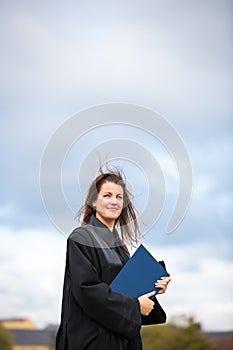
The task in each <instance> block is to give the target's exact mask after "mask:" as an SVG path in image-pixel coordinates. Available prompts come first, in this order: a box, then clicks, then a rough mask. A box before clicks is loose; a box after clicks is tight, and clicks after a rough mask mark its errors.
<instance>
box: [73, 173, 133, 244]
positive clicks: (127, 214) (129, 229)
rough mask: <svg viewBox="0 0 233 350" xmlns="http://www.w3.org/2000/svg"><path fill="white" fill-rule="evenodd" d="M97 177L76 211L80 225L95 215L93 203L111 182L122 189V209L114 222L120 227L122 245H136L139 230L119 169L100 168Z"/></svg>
mask: <svg viewBox="0 0 233 350" xmlns="http://www.w3.org/2000/svg"><path fill="white" fill-rule="evenodd" d="M99 173H100V175H98V176H97V177H96V178H95V179H94V180H93V182H92V183H91V185H90V187H89V190H88V193H87V197H86V201H85V204H84V205H83V207H82V208H81V209H80V210H79V211H78V213H77V216H76V217H77V218H80V217H81V216H83V217H82V222H81V225H82V226H83V225H85V224H87V223H88V221H89V219H90V217H91V215H92V214H94V215H95V208H94V207H93V202H94V201H95V200H96V199H97V196H98V193H99V192H100V190H101V187H102V185H103V184H104V183H106V182H112V183H115V184H117V185H120V186H122V188H123V208H122V212H121V214H120V216H119V217H118V219H117V220H116V224H118V225H119V226H120V230H121V239H122V243H123V244H124V245H125V244H126V243H129V244H130V245H133V244H137V243H138V240H139V237H140V230H139V225H138V221H137V216H136V209H135V208H134V206H133V204H132V195H131V193H130V192H129V191H128V189H127V187H126V181H125V176H124V175H123V173H122V172H121V171H120V170H119V169H117V168H116V169H114V170H112V169H107V171H106V172H104V171H103V170H102V168H100V170H99Z"/></svg>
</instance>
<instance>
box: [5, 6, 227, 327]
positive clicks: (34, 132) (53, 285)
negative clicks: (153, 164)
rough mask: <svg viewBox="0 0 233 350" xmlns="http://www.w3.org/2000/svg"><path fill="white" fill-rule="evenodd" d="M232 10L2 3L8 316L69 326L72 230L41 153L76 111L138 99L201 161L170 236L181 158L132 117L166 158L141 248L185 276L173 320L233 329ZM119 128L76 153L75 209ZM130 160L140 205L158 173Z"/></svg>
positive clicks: (70, 178) (172, 292)
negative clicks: (157, 205)
mask: <svg viewBox="0 0 233 350" xmlns="http://www.w3.org/2000/svg"><path fill="white" fill-rule="evenodd" d="M232 6H233V4H232V2H231V1H230V0H221V1H220V0H205V1H201V0H195V1H194V0H187V1H185V0H175V1H173V0H167V1H162V0H161V1H159V0H153V1H150V0H144V1H137V0H134V1H131V0H128V1H122V0H120V1H117V2H115V1H111V0H110V1H109V0H108V1H103V0H100V1H89V0H85V1H78V0H70V1H69V2H67V1H59V0H57V1H55V0H49V1H47V0H46V1H45V0H41V1H39V2H35V1H33V2H32V1H29V0H21V1H17V0H8V1H5V0H2V1H1V2H0V7H1V11H0V23H1V24H0V25H1V31H0V45H1V57H0V60H1V64H0V76H1V83H0V90H1V94H0V100H1V105H0V109H1V137H0V145H1V173H0V176H1V196H0V217H1V222H0V263H1V274H0V300H1V309H0V319H9V318H15V317H16V318H21V317H22V318H24V317H26V318H29V319H30V320H32V321H33V322H34V324H36V325H37V327H39V328H43V327H45V326H46V325H48V324H55V325H56V324H58V323H59V320H60V304H61V297H62V284H63V274H64V266H65V252H66V237H65V236H64V235H62V234H61V233H60V232H59V231H58V230H57V229H56V228H55V227H54V226H53V225H52V223H51V221H50V220H49V217H48V216H47V215H46V212H45V209H44V207H43V204H42V200H41V195H40V186H39V172H40V162H41V157H42V155H43V151H44V149H45V148H46V145H47V143H48V141H49V139H50V138H51V136H52V135H53V134H54V132H55V130H56V129H57V128H58V127H59V126H60V125H62V124H63V123H64V122H65V121H66V120H67V119H68V118H69V117H71V116H72V115H74V114H75V113H77V112H79V111H82V110H84V109H87V108H89V107H91V106H95V105H100V104H104V103H111V102H125V103H131V104H135V105H140V106H144V107H146V108H149V109H151V110H154V111H156V112H158V113H159V114H161V115H163V116H164V118H166V120H167V121H168V122H169V123H170V124H171V125H172V126H173V127H174V129H176V131H177V132H178V134H179V135H180V137H181V138H182V140H183V142H184V144H185V147H186V149H187V151H188V154H189V157H190V160H191V162H192V168H193V191H192V199H191V203H190V206H189V209H188V211H187V214H186V216H185V218H184V220H183V221H182V223H181V224H180V225H179V227H178V228H177V229H176V230H175V231H174V232H172V234H169V235H168V234H166V231H165V228H166V225H167V222H168V218H169V217H170V215H171V209H172V207H173V206H174V202H175V199H176V196H177V191H178V186H179V183H178V179H177V172H176V169H175V167H174V164H173V160H172V159H171V156H170V155H169V154H168V152H167V150H166V149H165V148H164V147H162V145H161V144H160V143H159V141H158V140H157V141H156V142H155V140H151V139H150V136H149V135H146V134H144V133H143V132H142V131H139V130H137V132H136V131H135V129H134V128H133V127H130V126H129V127H128V128H125V129H124V130H123V131H122V132H124V133H125V134H124V137H125V138H127V139H129V140H132V141H137V142H138V143H140V144H142V145H144V147H146V148H147V149H148V150H149V151H150V152H152V154H154V156H155V157H156V155H157V151H158V149H159V150H160V153H161V157H160V158H159V160H160V161H161V167H162V168H163V171H164V176H165V180H166V185H167V187H166V188H167V193H166V201H165V205H164V211H163V213H162V215H161V217H160V219H159V220H158V221H157V223H156V225H154V227H152V228H151V229H150V231H149V232H148V233H147V234H146V236H145V238H144V239H143V240H142V243H143V244H144V245H145V246H146V247H147V248H148V249H149V250H150V251H151V252H152V253H153V254H154V255H155V256H156V258H158V259H163V260H165V261H166V265H167V269H168V270H169V272H170V274H171V275H172V283H171V284H170V286H169V290H168V291H167V293H166V294H165V295H162V296H160V297H159V300H160V302H161V304H162V305H163V306H164V308H165V309H166V312H167V315H168V320H171V319H172V318H173V317H175V316H176V315H180V314H185V315H187V316H189V317H194V318H195V320H197V322H200V323H201V325H202V327H203V329H204V330H205V331H230V330H232V329H233V298H232V295H233V282H232V276H233V255H232V246H233V238H232V227H233V224H232V215H233V195H232V164H233V163H232V158H233V156H232V145H233V139H232V109H233V102H232V82H233V79H232V61H233V57H232V48H233V44H232V27H233V24H232V23H233V21H232ZM80 123H82V121H80ZM118 135H120V131H119V130H117V129H114V126H112V127H111V126H108V127H106V128H100V129H98V130H95V131H93V133H92V132H91V131H90V132H89V134H88V135H86V136H85V137H86V139H85V140H86V142H84V143H85V145H84V143H83V144H81V145H80V144H79V143H78V142H77V144H76V145H74V147H73V148H72V150H71V151H70V154H69V157H68V158H67V160H66V162H65V163H64V192H65V193H66V196H67V198H68V199H70V206H71V207H72V210H73V212H74V213H75V211H77V210H78V209H79V207H80V206H81V205H82V201H83V198H81V197H80V198H78V197H77V199H76V198H75V196H74V197H72V194H73V193H75V192H74V191H72V189H73V188H76V186H77V172H76V168H77V167H78V161H79V156H80V154H81V155H82V156H84V155H85V152H86V153H87V152H88V144H89V142H90V140H92V145H93V144H95V143H96V144H99V143H101V142H103V141H104V140H109V139H111V138H114V139H117V138H118ZM80 142H81V141H80ZM117 164H118V165H120V166H122V167H123V168H124V171H125V174H126V177H127V179H132V178H133V180H132V181H133V184H134V185H133V186H134V188H136V189H138V191H137V192H136V196H135V206H136V207H137V206H139V207H140V205H141V204H140V203H141V199H142V192H143V188H144V187H143V186H144V185H143V184H144V182H143V181H145V179H144V180H143V179H142V180H141V178H140V176H141V173H140V172H138V173H137V172H136V173H135V169H134V166H133V165H132V164H131V163H128V162H127V161H125V160H124V161H122V160H118V162H117ZM71 165H72V166H71ZM140 186H141V187H142V188H141V187H140ZM155 200H156V198H155ZM73 224H74V227H75V221H74V223H73ZM67 234H69V233H67Z"/></svg>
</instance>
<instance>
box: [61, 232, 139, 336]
mask: <svg viewBox="0 0 233 350" xmlns="http://www.w3.org/2000/svg"><path fill="white" fill-rule="evenodd" d="M95 249H96V248H92V247H90V246H87V245H83V244H80V243H78V242H76V241H75V240H74V239H71V238H69V239H68V246H67V252H68V264H69V272H70V280H71V292H72V294H73V297H74V298H75V300H76V302H77V303H78V304H79V305H80V306H81V308H82V309H83V310H84V312H85V313H86V314H87V315H88V317H89V318H90V319H92V320H94V321H96V322H98V323H99V324H100V325H102V326H103V327H105V328H106V329H108V330H110V331H113V332H115V333H117V334H119V335H120V336H123V337H126V338H128V339H134V338H135V336H137V334H138V332H139V331H140V328H141V314H140V306H139V302H138V300H137V299H136V298H132V297H129V296H125V295H122V294H119V293H115V292H113V291H111V289H110V288H109V286H108V285H107V284H106V283H104V282H102V281H101V280H100V278H99V274H98V271H97V268H96V264H95V259H97V255H96V254H95Z"/></svg>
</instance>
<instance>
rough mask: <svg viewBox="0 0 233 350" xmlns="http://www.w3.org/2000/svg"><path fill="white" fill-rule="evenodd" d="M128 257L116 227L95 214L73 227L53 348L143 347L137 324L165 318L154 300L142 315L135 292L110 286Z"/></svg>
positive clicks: (104, 349) (115, 349) (109, 349)
mask: <svg viewBox="0 0 233 350" xmlns="http://www.w3.org/2000/svg"><path fill="white" fill-rule="evenodd" d="M128 259H129V256H128V254H127V253H126V252H125V250H124V248H123V247H122V246H119V237H118V234H117V231H116V230H114V231H113V232H111V231H110V230H109V229H108V228H107V227H106V226H105V225H103V224H102V223H101V222H100V221H99V220H98V219H96V218H95V217H94V216H93V217H92V218H91V219H90V221H89V223H88V225H85V226H82V227H79V228H77V229H75V230H74V231H73V232H72V234H71V235H70V236H69V238H68V240H67V255H66V268H65V279H64V287H63V300H62V315H61V323H60V326H59V329H58V333H57V337H56V350H92V349H93V350H141V349H142V344H141V337H140V328H141V324H142V323H145V324H152V323H163V322H165V320H166V316H165V313H164V311H163V309H162V308H161V306H160V305H159V303H158V302H157V301H156V303H155V308H154V310H153V311H152V312H151V314H150V318H147V317H141V315H140V306H139V302H138V300H137V299H136V298H132V297H129V296H126V295H122V294H119V293H115V292H113V291H111V289H110V288H109V284H110V283H111V281H112V280H113V279H114V277H115V276H116V275H117V273H118V272H119V271H120V270H121V268H122V267H123V265H124V264H125V263H126V262H127V260H128ZM153 315H154V316H153Z"/></svg>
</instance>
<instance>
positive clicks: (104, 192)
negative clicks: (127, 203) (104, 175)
mask: <svg viewBox="0 0 233 350" xmlns="http://www.w3.org/2000/svg"><path fill="white" fill-rule="evenodd" d="M123 194H124V192H123V188H122V186H121V185H117V184H115V183H113V182H105V183H103V185H102V187H101V189H100V192H99V193H98V196H97V199H96V200H95V201H94V202H93V206H94V207H95V209H96V217H97V219H99V220H100V221H101V222H103V223H104V224H105V225H106V226H108V227H109V228H110V229H112V228H113V226H114V223H115V220H116V219H117V218H118V217H119V216H120V214H121V211H122V208H123Z"/></svg>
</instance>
